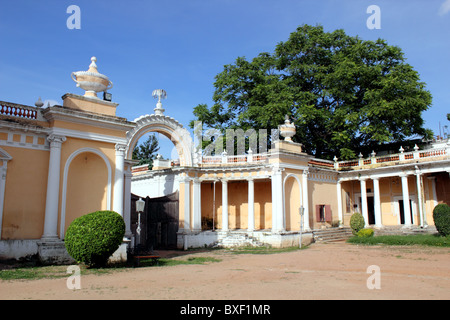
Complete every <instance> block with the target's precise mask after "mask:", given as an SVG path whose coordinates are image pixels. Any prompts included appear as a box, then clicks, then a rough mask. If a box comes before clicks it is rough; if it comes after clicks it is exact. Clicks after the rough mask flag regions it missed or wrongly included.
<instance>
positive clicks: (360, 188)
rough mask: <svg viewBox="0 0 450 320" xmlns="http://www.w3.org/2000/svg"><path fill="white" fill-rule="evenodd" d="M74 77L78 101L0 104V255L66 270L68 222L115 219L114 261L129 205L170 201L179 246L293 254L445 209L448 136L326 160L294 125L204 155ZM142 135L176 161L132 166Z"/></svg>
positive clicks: (153, 117) (177, 129)
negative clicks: (165, 141)
mask: <svg viewBox="0 0 450 320" xmlns="http://www.w3.org/2000/svg"><path fill="white" fill-rule="evenodd" d="M72 76H73V79H74V80H75V81H76V82H77V86H79V87H81V88H82V89H85V90H86V93H85V94H84V95H83V96H82V95H76V94H70V93H68V94H65V95H64V96H63V97H62V100H63V104H62V106H58V105H54V106H43V105H42V103H36V105H35V106H26V105H19V104H15V103H10V102H1V101H0V168H1V180H0V258H15V259H19V258H23V257H26V256H32V255H38V256H39V257H40V259H41V260H42V261H43V262H45V263H60V262H67V261H70V257H68V256H67V252H66V251H65V247H64V235H65V231H66V230H67V227H68V226H69V225H70V223H71V222H72V221H73V220H74V219H75V218H77V217H79V216H81V215H84V214H87V213H90V212H93V211H98V210H114V211H116V212H118V213H119V214H121V215H122V216H123V218H124V220H125V224H126V232H125V238H124V243H123V245H122V246H121V248H119V250H118V251H117V252H116V254H115V257H116V258H117V259H126V250H127V248H128V247H130V246H132V245H133V244H134V243H135V242H136V240H135V238H136V237H135V229H136V219H135V209H134V201H135V199H137V198H139V197H141V198H146V199H148V200H147V201H151V199H157V198H161V197H164V196H169V195H174V197H176V199H177V206H176V208H175V209H173V210H172V215H173V216H174V217H175V218H174V219H175V221H176V225H175V227H174V228H172V231H171V232H172V234H173V233H175V237H176V240H175V242H176V247H178V248H180V249H181V248H184V249H187V248H191V247H202V246H205V245H206V246H211V245H223V246H233V245H243V244H249V245H261V244H270V245H272V246H280V247H281V246H292V245H298V244H299V236H302V240H303V241H304V242H311V241H313V231H314V230H317V229H322V228H332V227H336V228H339V227H344V226H348V225H349V219H350V217H351V215H352V214H353V213H355V212H360V213H362V214H363V216H364V218H365V221H366V225H367V226H368V227H374V228H377V229H383V228H388V227H391V226H399V227H404V228H409V229H411V228H417V229H422V230H426V229H432V227H433V218H432V210H433V208H434V206H435V205H437V204H438V203H447V204H450V177H449V175H450V141H449V140H448V139H447V140H440V141H435V142H433V143H429V144H427V145H425V147H422V149H419V148H418V147H416V148H414V150H410V151H407V152H406V151H405V150H403V148H401V149H400V150H399V151H398V152H397V153H395V154H388V155H376V154H374V153H373V154H371V155H370V156H369V157H367V158H364V157H363V156H362V155H361V157H360V158H359V159H355V160H354V161H338V159H335V161H327V160H323V159H316V158H314V157H313V156H311V155H308V154H306V153H304V152H303V151H302V146H301V144H298V143H295V142H293V141H292V140H291V139H290V137H291V136H292V134H293V131H295V127H294V126H293V125H292V124H290V123H289V121H288V120H287V121H286V123H285V124H282V125H281V126H280V132H281V136H282V138H281V139H280V140H278V141H276V142H275V143H274V147H273V148H272V149H270V150H268V151H267V152H262V153H258V152H256V151H255V152H252V150H248V151H247V152H246V153H245V154H242V155H227V154H221V155H216V156H203V155H202V153H201V152H198V150H196V149H195V146H194V142H193V139H192V137H191V134H190V133H189V131H188V130H186V129H185V128H184V127H183V126H182V125H181V124H180V123H179V122H178V121H176V120H175V119H173V118H171V117H169V116H167V115H165V114H164V113H165V110H164V109H163V108H162V103H161V100H159V101H158V103H157V106H156V108H155V109H154V112H153V113H152V114H149V115H145V116H142V117H140V118H138V119H135V120H134V121H129V120H127V119H124V118H121V117H117V116H116V108H117V107H118V105H117V104H116V103H113V102H111V101H109V99H108V97H107V95H105V96H104V99H100V98H98V97H97V92H102V91H106V89H109V88H110V86H111V85H112V83H111V84H110V82H109V79H108V78H107V77H106V76H104V75H102V74H100V73H99V72H98V70H97V65H96V59H95V58H93V59H92V63H91V65H90V66H89V70H88V71H83V72H76V73H73V75H72ZM161 92H162V90H160V91H158V92H157V95H158V96H159V97H161ZM148 132H158V133H161V134H163V135H165V136H167V137H168V138H170V139H171V141H172V142H173V143H174V146H175V148H176V150H177V152H178V155H179V159H177V160H175V161H170V160H169V161H167V160H163V159H159V158H158V159H156V160H155V161H154V166H153V168H152V169H153V170H148V168H147V167H142V166H135V163H136V162H135V161H133V160H131V158H132V152H133V149H134V147H135V145H136V144H137V143H138V141H139V139H140V138H141V137H142V136H143V135H144V134H146V133H148ZM300 213H303V214H302V215H301V214H300ZM148 222H149V223H150V221H148ZM159 228H161V224H160V225H159ZM300 230H301V232H300ZM162 232H164V231H162ZM159 236H161V231H159Z"/></svg>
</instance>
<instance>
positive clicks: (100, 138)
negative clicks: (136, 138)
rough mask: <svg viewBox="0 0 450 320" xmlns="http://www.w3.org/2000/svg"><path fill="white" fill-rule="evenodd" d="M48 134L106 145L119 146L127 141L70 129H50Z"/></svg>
mask: <svg viewBox="0 0 450 320" xmlns="http://www.w3.org/2000/svg"><path fill="white" fill-rule="evenodd" d="M50 133H53V134H57V135H63V136H66V137H71V138H78V139H85V140H94V141H102V142H107V143H119V144H126V143H127V139H125V138H120V137H116V136H110V135H106V134H100V133H93V132H85V131H78V130H71V129H62V128H52V130H51V132H50Z"/></svg>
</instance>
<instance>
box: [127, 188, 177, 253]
mask: <svg viewBox="0 0 450 320" xmlns="http://www.w3.org/2000/svg"><path fill="white" fill-rule="evenodd" d="M138 199H139V197H138V196H136V195H133V194H132V195H131V200H132V201H131V203H132V207H131V212H132V214H131V227H132V228H131V229H132V232H133V234H134V235H135V241H136V243H137V244H141V248H142V249H143V250H152V249H160V250H168V249H176V248H177V232H178V225H179V224H178V222H179V218H178V191H176V192H174V193H172V194H169V195H167V196H163V197H158V198H149V197H147V198H145V199H142V200H145V209H144V213H143V214H141V234H140V236H139V235H138V234H137V233H136V228H137V225H138V214H137V212H136V210H135V204H136V200H138ZM139 238H140V239H139Z"/></svg>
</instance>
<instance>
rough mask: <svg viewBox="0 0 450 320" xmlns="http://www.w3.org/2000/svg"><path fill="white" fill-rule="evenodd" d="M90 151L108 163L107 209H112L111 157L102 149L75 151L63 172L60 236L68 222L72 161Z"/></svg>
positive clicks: (68, 159)
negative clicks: (67, 206) (68, 197)
mask: <svg viewBox="0 0 450 320" xmlns="http://www.w3.org/2000/svg"><path fill="white" fill-rule="evenodd" d="M84 152H90V153H94V154H96V155H98V156H99V157H100V158H102V159H103V161H104V162H105V164H106V168H107V170H108V186H107V191H106V210H111V164H110V163H109V159H108V158H107V157H106V155H105V154H103V153H102V152H101V151H99V150H97V149H94V148H81V149H78V150H76V151H74V152H73V153H72V154H71V155H70V156H69V157H68V158H67V161H66V164H65V165H64V174H63V187H62V197H61V222H60V229H59V230H60V233H59V237H60V238H61V239H64V227H65V223H66V199H67V177H68V175H69V168H70V163H71V162H72V160H73V159H75V157H76V156H78V155H79V154H81V153H84Z"/></svg>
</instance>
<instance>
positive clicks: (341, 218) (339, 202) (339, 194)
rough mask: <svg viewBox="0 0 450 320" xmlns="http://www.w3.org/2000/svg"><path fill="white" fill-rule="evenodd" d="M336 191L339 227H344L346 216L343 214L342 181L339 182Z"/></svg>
mask: <svg viewBox="0 0 450 320" xmlns="http://www.w3.org/2000/svg"><path fill="white" fill-rule="evenodd" d="M336 191H337V205H338V218H339V226H342V225H343V224H344V216H343V214H342V183H341V181H338V182H337V184H336Z"/></svg>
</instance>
